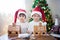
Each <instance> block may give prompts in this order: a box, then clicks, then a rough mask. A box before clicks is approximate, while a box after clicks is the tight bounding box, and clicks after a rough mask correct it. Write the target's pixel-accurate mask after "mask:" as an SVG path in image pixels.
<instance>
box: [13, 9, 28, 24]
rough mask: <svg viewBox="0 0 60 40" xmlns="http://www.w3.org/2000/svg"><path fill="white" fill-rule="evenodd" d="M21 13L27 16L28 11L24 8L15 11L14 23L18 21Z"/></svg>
mask: <svg viewBox="0 0 60 40" xmlns="http://www.w3.org/2000/svg"><path fill="white" fill-rule="evenodd" d="M20 13H23V14H25V15H26V16H27V14H26V11H25V10H24V9H18V10H17V11H16V12H15V16H14V23H16V21H17V17H18V16H19V14H20Z"/></svg>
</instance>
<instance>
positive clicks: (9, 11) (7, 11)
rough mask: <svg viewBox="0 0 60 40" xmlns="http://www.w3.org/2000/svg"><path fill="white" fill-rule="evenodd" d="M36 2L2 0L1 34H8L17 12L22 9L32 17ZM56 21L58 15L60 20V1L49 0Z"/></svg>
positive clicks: (0, 0) (29, 0) (0, 14)
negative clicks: (9, 26) (33, 6)
mask: <svg viewBox="0 0 60 40" xmlns="http://www.w3.org/2000/svg"><path fill="white" fill-rule="evenodd" d="M33 1H34V0H0V34H5V33H7V29H8V25H10V24H11V23H12V22H13V19H14V14H15V12H16V10H18V9H20V8H22V9H25V10H26V11H27V14H28V16H30V14H31V12H30V10H31V9H32V5H33ZM47 3H48V6H49V8H50V9H51V14H52V18H53V20H54V18H55V15H56V14H57V15H58V16H59V18H60V15H59V14H60V5H59V4H60V0H47Z"/></svg>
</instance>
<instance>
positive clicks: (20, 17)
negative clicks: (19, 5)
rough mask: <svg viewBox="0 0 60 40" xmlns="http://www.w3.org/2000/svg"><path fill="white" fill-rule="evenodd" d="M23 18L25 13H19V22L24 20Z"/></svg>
mask: <svg viewBox="0 0 60 40" xmlns="http://www.w3.org/2000/svg"><path fill="white" fill-rule="evenodd" d="M25 19H26V16H25V15H23V14H20V15H19V20H20V21H21V22H24V21H25Z"/></svg>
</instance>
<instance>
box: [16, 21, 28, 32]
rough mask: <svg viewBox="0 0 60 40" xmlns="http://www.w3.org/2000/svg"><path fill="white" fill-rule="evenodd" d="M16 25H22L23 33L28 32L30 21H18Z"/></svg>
mask: <svg viewBox="0 0 60 40" xmlns="http://www.w3.org/2000/svg"><path fill="white" fill-rule="evenodd" d="M16 25H20V26H21V33H26V32H27V30H28V22H25V23H21V22H18V23H16Z"/></svg>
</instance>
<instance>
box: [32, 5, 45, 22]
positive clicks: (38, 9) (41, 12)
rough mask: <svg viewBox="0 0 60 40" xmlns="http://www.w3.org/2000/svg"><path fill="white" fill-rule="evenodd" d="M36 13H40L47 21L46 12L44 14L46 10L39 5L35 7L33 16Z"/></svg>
mask: <svg viewBox="0 0 60 40" xmlns="http://www.w3.org/2000/svg"><path fill="white" fill-rule="evenodd" d="M34 14H38V15H40V17H41V18H42V20H43V21H45V19H46V18H45V14H44V11H43V10H42V9H41V7H40V6H37V7H35V8H34V9H33V11H32V14H31V16H32V15H34Z"/></svg>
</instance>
